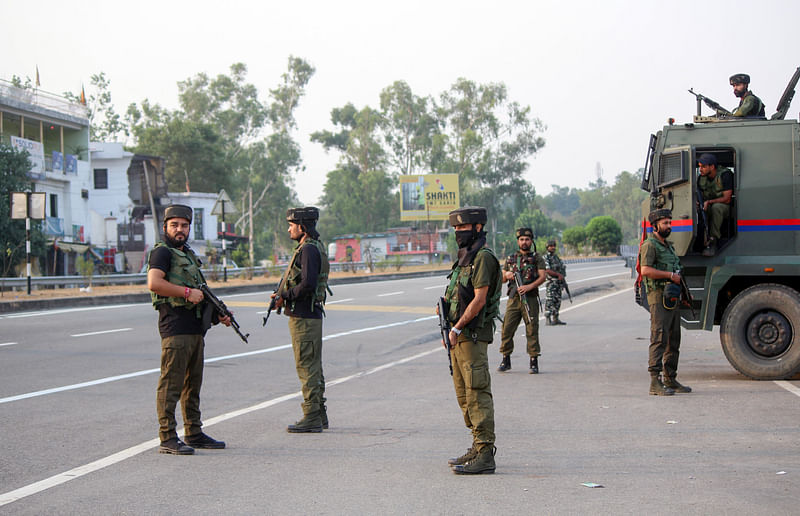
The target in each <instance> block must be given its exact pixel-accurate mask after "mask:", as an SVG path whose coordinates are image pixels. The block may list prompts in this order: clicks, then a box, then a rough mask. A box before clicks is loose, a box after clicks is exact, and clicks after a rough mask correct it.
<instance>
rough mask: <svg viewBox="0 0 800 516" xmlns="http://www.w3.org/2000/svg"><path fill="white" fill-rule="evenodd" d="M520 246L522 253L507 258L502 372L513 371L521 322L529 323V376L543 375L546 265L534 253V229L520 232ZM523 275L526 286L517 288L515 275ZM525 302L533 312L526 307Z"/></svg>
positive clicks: (518, 241) (518, 243) (518, 237)
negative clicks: (541, 306) (541, 324)
mask: <svg viewBox="0 0 800 516" xmlns="http://www.w3.org/2000/svg"><path fill="white" fill-rule="evenodd" d="M517 245H519V251H517V252H516V253H514V254H512V255H511V256H509V257H508V258H506V263H505V265H503V279H504V280H505V281H508V301H507V302H506V313H505V317H504V318H503V332H502V334H501V343H500V354H502V355H503V360H502V362H500V366H499V367H498V368H497V370H498V371H500V372H501V373H502V372H505V371H508V370H509V369H511V353H513V351H514V334H515V333H516V332H517V328H518V327H519V322H520V320H522V321H524V322H525V338H526V339H527V344H528V349H527V351H528V356H529V357H530V364H529V367H530V369H529V372H530V373H531V374H538V373H539V354H540V353H541V352H542V349H541V347H540V345H539V299H538V298H539V285H541V284H542V283H544V281H545V279H546V278H547V276H546V275H545V262H544V259H543V258H542V256H541V255H540V254H539V253H537V252H535V251H531V246H532V245H533V230H532V229H531V228H519V229H517ZM515 272H519V274H520V277H521V278H522V286H521V287H519V288H517V284H516V282H515V281H514V273H515ZM523 299H524V300H525V302H526V303H527V305H528V310H529V311H530V320H529V319H528V311H526V310H525V307H524V306H523V305H522V303H523Z"/></svg>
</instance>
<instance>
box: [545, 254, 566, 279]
mask: <svg viewBox="0 0 800 516" xmlns="http://www.w3.org/2000/svg"><path fill="white" fill-rule="evenodd" d="M544 263H545V265H546V266H547V268H548V269H550V270H551V271H554V272H557V273H559V274H565V273H566V272H567V268H566V267H565V266H564V262H563V261H561V258H559V257H558V256H557V255H556V253H554V252H553V253H551V252H549V251H548V252H547V254H545V255H544ZM547 281H560V280H559V279H558V278H555V277H553V276H550V275H548V276H547Z"/></svg>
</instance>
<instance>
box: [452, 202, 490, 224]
mask: <svg viewBox="0 0 800 516" xmlns="http://www.w3.org/2000/svg"><path fill="white" fill-rule="evenodd" d="M459 224H486V208H482V207H480V206H464V207H463V208H459V209H457V210H453V211H451V212H450V225H451V226H458V225H459Z"/></svg>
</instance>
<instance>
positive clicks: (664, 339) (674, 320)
mask: <svg viewBox="0 0 800 516" xmlns="http://www.w3.org/2000/svg"><path fill="white" fill-rule="evenodd" d="M663 294H664V290H663V289H658V290H654V291H652V292H649V293H648V294H647V303H648V304H649V305H650V349H649V360H648V365H647V370H648V371H650V373H651V374H658V373H660V372H661V371H662V369H663V371H664V376H666V377H667V378H674V377H675V376H676V375H677V374H678V358H679V356H680V347H681V314H680V312H681V311H680V310H678V309H675V310H667V309H666V308H664V303H663V301H662V300H663Z"/></svg>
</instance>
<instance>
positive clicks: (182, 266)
mask: <svg viewBox="0 0 800 516" xmlns="http://www.w3.org/2000/svg"><path fill="white" fill-rule="evenodd" d="M158 247H166V248H167V249H169V251H170V254H171V255H172V259H171V260H170V267H169V271H168V272H167V274H166V276H165V279H166V280H167V281H169V282H170V283H174V284H175V285H181V286H183V287H189V288H197V287H199V286H200V285H201V284H203V283H205V278H203V273H202V272H201V271H200V265H201V264H200V260H199V259H198V258H197V256H196V255H195V254H194V251H192V250H191V249H190V248H189V247H188V246H184V250H183V251H181V250H180V249H176V248H174V247H169V246H167V245H166V244H165V243H163V242H159V243H157V244H156V245H155V246H154V247H153V249H154V250H155V249H156V248H158ZM151 252H152V251H151ZM148 270H149V266H148ZM150 300H151V301H152V302H153V308H155V309H156V310H158V306H159V305H162V304H164V303H169V305H170V306H172V307H176V308H177V307H183V308H197V317H198V318H199V317H201V315H202V311H201V310H200V305H199V304H198V305H195V304H194V303H192V302H190V301H188V300H186V299H184V298H183V297H164V296H159V295H158V294H156V293H155V292H150Z"/></svg>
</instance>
